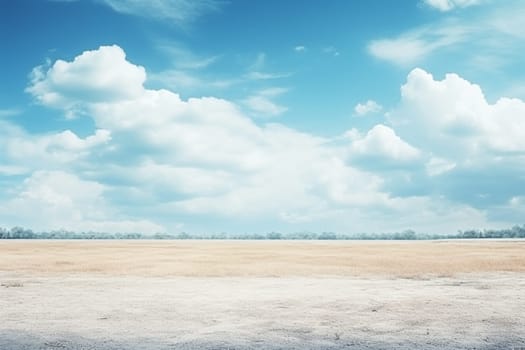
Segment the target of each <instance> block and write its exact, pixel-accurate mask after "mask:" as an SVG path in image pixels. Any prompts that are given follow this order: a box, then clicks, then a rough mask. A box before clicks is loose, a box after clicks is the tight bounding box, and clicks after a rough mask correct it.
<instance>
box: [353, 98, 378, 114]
mask: <svg viewBox="0 0 525 350" xmlns="http://www.w3.org/2000/svg"><path fill="white" fill-rule="evenodd" d="M382 109H383V107H382V106H381V105H380V104H379V103H377V102H376V101H373V100H368V101H366V102H365V103H358V104H357V105H356V106H355V107H354V112H355V113H356V114H357V115H358V116H365V115H367V114H372V113H378V112H380V111H381V110H382Z"/></svg>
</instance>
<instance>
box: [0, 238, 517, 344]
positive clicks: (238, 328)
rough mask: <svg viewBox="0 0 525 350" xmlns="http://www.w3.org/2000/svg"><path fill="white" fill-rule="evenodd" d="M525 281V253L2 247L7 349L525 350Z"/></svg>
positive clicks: (143, 245)
mask: <svg viewBox="0 0 525 350" xmlns="http://www.w3.org/2000/svg"><path fill="white" fill-rule="evenodd" d="M524 267H525V242H524V241H451V242H446V241H431V242H317V241H315V242H282V241H276V242H266V241H265V242H253V241H219V242H217V241H169V242H164V241H125V242H123V241H93V242H88V241H0V284H1V286H0V349H13V350H19V349H414V348H417V349H443V348H454V349H499V348H501V349H525V268H524Z"/></svg>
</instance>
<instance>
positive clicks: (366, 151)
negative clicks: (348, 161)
mask: <svg viewBox="0 0 525 350" xmlns="http://www.w3.org/2000/svg"><path fill="white" fill-rule="evenodd" d="M420 155H421V153H420V151H419V150H418V149H416V148H415V147H413V146H411V145H410V144H408V143H407V142H405V141H403V140H402V139H401V138H400V137H399V136H397V135H396V133H395V131H394V130H393V129H392V128H389V127H388V126H385V125H382V124H378V125H376V126H374V127H373V128H372V129H371V130H370V131H368V133H367V134H366V136H364V137H361V138H358V139H354V140H353V142H352V144H351V147H350V156H351V157H355V156H358V157H372V158H373V159H375V158H385V159H390V160H393V161H397V162H409V161H414V160H416V159H418V158H419V157H420Z"/></svg>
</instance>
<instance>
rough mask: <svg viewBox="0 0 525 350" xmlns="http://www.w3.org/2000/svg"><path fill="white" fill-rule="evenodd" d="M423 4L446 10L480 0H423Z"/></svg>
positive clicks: (469, 4) (470, 4) (472, 3)
mask: <svg viewBox="0 0 525 350" xmlns="http://www.w3.org/2000/svg"><path fill="white" fill-rule="evenodd" d="M424 2H425V4H427V5H428V6H430V7H433V8H435V9H437V10H439V11H441V12H447V11H450V10H453V9H455V8H463V7H469V6H473V5H478V4H480V3H481V1H480V0H424Z"/></svg>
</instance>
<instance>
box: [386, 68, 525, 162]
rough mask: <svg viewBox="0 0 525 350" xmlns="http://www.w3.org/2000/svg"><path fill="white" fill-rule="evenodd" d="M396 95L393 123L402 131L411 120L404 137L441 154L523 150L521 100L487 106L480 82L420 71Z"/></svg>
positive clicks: (524, 108) (524, 125)
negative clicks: (439, 77)
mask: <svg viewBox="0 0 525 350" xmlns="http://www.w3.org/2000/svg"><path fill="white" fill-rule="evenodd" d="M401 98H402V101H401V105H400V106H399V109H398V110H397V111H395V113H394V114H393V115H392V121H393V122H394V123H395V125H397V126H399V128H402V129H409V128H407V127H406V125H407V124H408V123H410V124H411V128H412V130H406V132H405V133H404V135H405V137H407V138H408V139H410V140H414V141H415V142H425V143H427V144H431V145H432V146H433V148H434V149H435V150H436V152H442V153H443V156H450V157H465V156H469V157H473V156H476V155H478V156H481V155H486V154H487V153H499V154H501V155H509V154H520V153H522V152H525V141H524V140H525V139H524V137H523V136H524V134H523V130H525V103H524V102H523V101H522V100H520V99H515V98H514V99H513V98H500V99H499V100H497V101H496V102H495V103H494V104H490V103H488V102H487V100H486V99H485V96H484V94H483V91H482V90H481V88H480V86H478V85H476V84H473V83H471V82H469V81H467V80H465V79H463V78H461V77H460V76H458V75H457V74H447V75H446V76H445V78H444V79H443V80H435V79H434V77H433V76H432V75H431V74H430V73H428V72H426V71H424V70H422V69H414V70H413V71H411V72H410V74H409V75H408V77H407V82H406V84H404V85H403V86H402V88H401ZM414 116H417V118H415V117H414Z"/></svg>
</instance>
